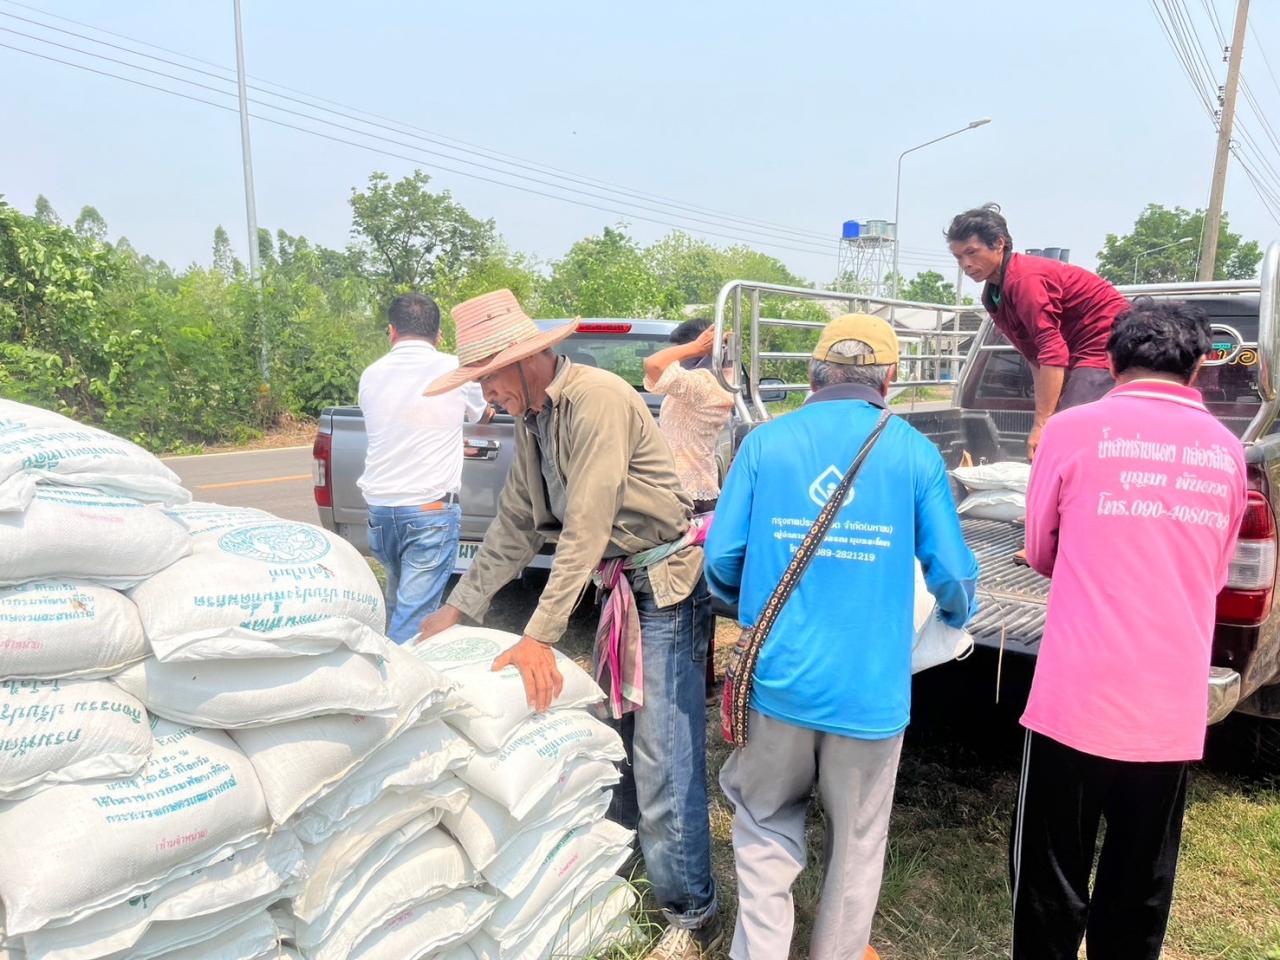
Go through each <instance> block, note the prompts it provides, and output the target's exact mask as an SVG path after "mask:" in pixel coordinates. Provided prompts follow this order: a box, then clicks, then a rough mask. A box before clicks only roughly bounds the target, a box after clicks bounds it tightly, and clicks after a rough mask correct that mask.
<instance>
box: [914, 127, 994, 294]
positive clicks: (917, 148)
mask: <svg viewBox="0 0 1280 960" xmlns="http://www.w3.org/2000/svg"><path fill="white" fill-rule="evenodd" d="M990 122H991V118H990V117H983V118H982V119H981V120H974V121H973V122H972V123H970V124H969V125H968V126H965V127H961V128H960V129H959V130H952V131H951V132H950V133H944V134H943V135H942V136H940V137H934V138H933V139H932V140H926V141H925V142H924V143H922V144H920V145H919V146H915V147H912V148H911V149H910V150H903V151H902V153H900V154H898V179H897V183H896V185H895V186H894V189H893V299H895V300H897V299H898V241H899V239H900V238H901V236H902V232H901V230H899V228H898V212H899V208H900V207H901V206H902V158H903V157H905V156H906V155H907V154H908V153H915V152H916V151H917V150H923V149H924V148H925V147H928V146H932V145H933V144H935V143H938V142H940V141H942V140H946V139H948V138H949V137H954V136H956V135H957V134H961V133H964V132H965V131H966V130H974V129H976V128H978V127H982V126H985V125H987V124H988V123H990Z"/></svg>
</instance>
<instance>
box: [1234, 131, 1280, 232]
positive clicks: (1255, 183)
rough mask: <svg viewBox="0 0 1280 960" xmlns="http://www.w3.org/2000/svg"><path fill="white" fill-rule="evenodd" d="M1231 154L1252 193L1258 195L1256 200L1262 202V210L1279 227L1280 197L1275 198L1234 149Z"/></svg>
mask: <svg viewBox="0 0 1280 960" xmlns="http://www.w3.org/2000/svg"><path fill="white" fill-rule="evenodd" d="M1232 154H1233V156H1235V158H1236V162H1237V163H1238V164H1239V165H1240V169H1241V170H1243V171H1244V175H1245V178H1246V179H1247V180H1248V181H1249V184H1250V186H1252V187H1253V190H1254V192H1255V193H1256V194H1257V195H1258V199H1259V200H1261V201H1262V206H1263V209H1265V210H1266V211H1267V213H1268V214H1269V215H1270V217H1271V219H1272V220H1274V221H1275V222H1276V224H1277V225H1280V196H1277V195H1276V194H1275V193H1274V192H1273V191H1272V190H1271V189H1270V188H1269V187H1267V186H1266V184H1265V183H1263V182H1262V181H1261V179H1260V178H1259V177H1258V175H1257V174H1256V173H1255V172H1254V170H1253V168H1252V167H1251V166H1249V164H1248V163H1246V162H1245V160H1244V158H1243V157H1241V156H1240V155H1239V153H1237V152H1236V151H1235V150H1234V149H1233V150H1232Z"/></svg>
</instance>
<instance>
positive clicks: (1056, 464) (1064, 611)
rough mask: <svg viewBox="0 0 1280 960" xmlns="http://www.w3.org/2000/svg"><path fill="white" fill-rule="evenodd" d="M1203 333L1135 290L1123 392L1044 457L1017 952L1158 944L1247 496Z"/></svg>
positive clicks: (1018, 828)
mask: <svg viewBox="0 0 1280 960" xmlns="http://www.w3.org/2000/svg"><path fill="white" fill-rule="evenodd" d="M1209 347H1210V337H1209V322H1208V319H1207V318H1206V317H1205V315H1204V313H1203V312H1202V311H1200V310H1199V309H1198V308H1195V307H1192V306H1188V305H1186V304H1182V303H1173V302H1156V301H1153V300H1151V299H1150V298H1146V297H1144V298H1140V299H1139V300H1137V301H1135V302H1134V304H1133V307H1132V309H1131V311H1130V312H1129V313H1128V314H1126V315H1123V316H1121V317H1120V318H1119V319H1118V320H1117V322H1116V324H1115V327H1114V330H1113V332H1112V333H1111V336H1110V339H1109V341H1108V343H1107V352H1108V354H1109V356H1110V362H1111V372H1112V374H1113V375H1114V376H1115V377H1116V380H1117V386H1116V387H1115V388H1114V389H1113V390H1112V391H1111V392H1110V393H1108V394H1107V395H1106V396H1105V397H1104V398H1103V399H1102V400H1099V401H1097V402H1096V403H1093V404H1089V405H1086V406H1081V407H1076V408H1074V409H1071V410H1066V411H1064V412H1062V413H1059V414H1058V415H1057V416H1055V417H1053V418H1052V419H1051V420H1050V421H1049V422H1048V424H1047V425H1046V427H1045V430H1044V437H1043V439H1042V441H1041V444H1040V449H1039V452H1038V453H1037V455H1036V458H1035V463H1034V466H1033V467H1032V472H1031V482H1030V486H1029V488H1028V490H1027V559H1028V561H1029V563H1030V564H1031V566H1032V567H1034V568H1035V569H1036V570H1038V571H1039V572H1040V573H1042V574H1044V575H1045V576H1048V577H1052V578H1053V585H1052V588H1051V589H1050V592H1049V608H1048V618H1047V620H1046V623H1045V630H1044V638H1043V640H1042V641H1041V645H1040V654H1039V659H1038V661H1037V663H1036V672H1035V679H1034V680H1033V682H1032V686H1031V697H1030V699H1029V701H1028V703H1027V709H1026V713H1024V714H1023V717H1022V724H1023V726H1024V727H1026V728H1027V740H1026V747H1025V750H1024V753H1023V761H1022V779H1021V783H1020V786H1019V790H1018V804H1017V809H1016V811H1015V815H1014V823H1013V836H1012V842H1011V846H1010V868H1011V882H1012V886H1013V957H1014V958H1015V960H1031V958H1034V960H1058V958H1062V960H1075V957H1076V956H1077V952H1078V950H1079V947H1080V942H1081V940H1082V939H1083V938H1084V936H1085V934H1086V933H1087V935H1088V954H1089V958H1090V960H1107V958H1115V960H1120V958H1123V960H1143V958H1151V960H1155V958H1157V957H1159V955H1160V950H1161V946H1162V944H1163V941H1164V933H1165V926H1166V923H1167V921H1168V917H1169V905H1170V902H1171V899H1172V896H1173V881H1174V873H1175V871H1176V868H1177V861H1178V846H1179V842H1180V840H1181V832H1182V814H1183V806H1184V803H1185V800H1186V789H1187V771H1188V765H1189V763H1190V762H1191V761H1193V760H1198V759H1200V757H1201V756H1202V754H1203V751H1204V737H1205V721H1206V715H1207V710H1208V679H1209V656H1210V648H1211V645H1212V641H1213V627H1214V619H1215V602H1216V597H1217V595H1218V592H1219V591H1220V590H1221V588H1222V587H1223V586H1224V584H1225V583H1226V579H1227V569H1228V565H1229V563H1230V560H1231V557H1232V554H1233V551H1234V548H1235V538H1236V532H1237V530H1238V529H1239V526H1240V521H1241V518H1242V517H1243V515H1244V509H1245V499H1246V492H1245V463H1244V452H1243V450H1242V449H1241V446H1240V442H1239V441H1238V440H1237V439H1236V437H1235V436H1234V435H1233V434H1232V433H1231V432H1230V431H1229V430H1227V428H1226V427H1224V426H1222V424H1220V423H1219V422H1218V421H1217V420H1216V419H1215V418H1214V417H1213V415H1212V414H1211V413H1209V411H1208V410H1207V409H1205V407H1204V404H1203V402H1202V401H1201V398H1200V393H1199V391H1197V390H1196V389H1194V387H1192V386H1191V384H1193V383H1194V382H1195V379H1196V375H1197V374H1198V372H1199V369H1200V364H1201V361H1202V360H1203V358H1204V355H1205V354H1206V353H1207V352H1208V350H1209ZM1103 819H1105V820H1106V824H1107V829H1106V838H1105V840H1104V841H1103V844H1102V854H1101V858H1100V860H1099V862H1098V873H1097V878H1096V880H1095V882H1094V886H1093V892H1092V897H1091V896H1090V890H1089V875H1090V872H1091V870H1092V867H1093V860H1094V852H1095V849H1096V846H1097V838H1098V827H1099V824H1100V822H1101V821H1102V820H1103Z"/></svg>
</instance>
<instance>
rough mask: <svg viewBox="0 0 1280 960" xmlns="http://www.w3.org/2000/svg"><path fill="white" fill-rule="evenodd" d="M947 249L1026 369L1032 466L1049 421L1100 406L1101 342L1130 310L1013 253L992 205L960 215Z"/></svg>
mask: <svg viewBox="0 0 1280 960" xmlns="http://www.w3.org/2000/svg"><path fill="white" fill-rule="evenodd" d="M947 243H948V244H950V246H951V252H952V254H954V256H955V258H956V261H957V262H958V263H959V264H960V269H961V270H963V271H964V272H965V275H966V276H968V277H969V279H970V280H974V281H976V282H978V283H982V284H985V286H984V287H983V288H982V305H983V306H984V307H986V308H987V312H988V313H989V314H991V319H992V321H994V323H995V325H996V327H997V328H998V329H999V330H1000V332H1001V333H1003V334H1004V335H1005V337H1006V338H1008V340H1009V342H1010V343H1012V344H1013V346H1014V347H1015V348H1016V349H1017V351H1018V352H1019V353H1020V354H1022V355H1023V356H1024V357H1026V359H1027V362H1028V363H1029V364H1030V365H1031V375H1032V377H1033V378H1034V380H1035V390H1036V415H1035V421H1034V423H1033V424H1032V427H1031V435H1030V436H1029V437H1028V438H1027V457H1028V459H1030V458H1033V457H1034V456H1035V453H1036V446H1037V445H1038V444H1039V443H1040V432H1041V430H1043V429H1044V425H1045V422H1046V421H1047V420H1048V419H1049V417H1051V416H1052V415H1053V414H1055V413H1057V412H1058V411H1059V410H1065V409H1067V408H1068V407H1077V406H1080V405H1081V404H1083V403H1092V402H1093V401H1094V400H1098V399H1101V397H1102V396H1103V394H1105V393H1106V392H1107V391H1108V390H1110V389H1111V387H1112V386H1114V383H1115V382H1114V381H1113V380H1112V378H1111V373H1110V372H1109V370H1108V361H1107V340H1108V338H1110V336H1111V327H1112V325H1113V324H1114V323H1115V319H1116V317H1118V316H1119V315H1120V314H1121V313H1123V312H1124V311H1126V310H1128V309H1129V302H1128V301H1127V300H1125V298H1124V297H1123V296H1121V295H1120V292H1119V291H1118V290H1116V288H1115V287H1113V286H1112V285H1111V284H1110V283H1108V282H1107V281H1106V280H1103V279H1102V278H1101V277H1099V276H1098V275H1096V274H1093V273H1090V272H1089V271H1088V270H1085V269H1084V268H1082V267H1077V266H1075V265H1074V264H1070V263H1061V262H1060V261H1057V260H1047V259H1045V258H1043V257H1032V256H1028V255H1026V254H1021V253H1014V252H1013V238H1012V237H1010V236H1009V224H1008V223H1007V222H1006V221H1005V218H1004V217H1003V216H1002V215H1001V213H1000V207H999V205H998V204H994V203H989V204H987V205H986V206H985V207H980V208H978V209H976V210H968V211H966V212H964V213H962V214H959V215H958V216H957V217H956V218H955V219H954V220H952V221H951V226H950V227H948V228H947Z"/></svg>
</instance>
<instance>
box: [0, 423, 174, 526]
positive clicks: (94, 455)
mask: <svg viewBox="0 0 1280 960" xmlns="http://www.w3.org/2000/svg"><path fill="white" fill-rule="evenodd" d="M38 483H40V484H63V485H67V486H74V487H88V488H91V489H94V490H99V491H102V492H104V493H115V494H119V495H120V496H123V497H128V498H131V499H134V500H143V501H146V502H149V503H164V504H179V503H186V502H187V501H188V500H190V499H191V494H189V493H187V491H186V490H184V489H183V488H182V484H181V482H180V481H179V480H178V475H177V474H175V473H174V472H173V471H172V470H170V469H169V468H168V467H166V466H165V465H164V464H163V463H161V462H160V460H159V459H157V458H156V457H155V456H153V455H152V454H150V453H148V452H147V451H145V450H143V449H142V448H141V447H139V446H138V445H137V444H135V443H130V442H129V441H128V440H125V439H123V438H121V437H117V436H115V435H114V434H110V433H107V432H106V431H105V430H99V429H97V428H95V427H86V426H84V425H83V424H80V423H76V422H75V421H74V420H71V419H69V418H67V417H64V416H62V415H61V414H57V413H51V412H49V411H48V410H42V409H40V408H39V407H31V406H28V405H26V404H24V403H16V402H14V401H13V400H0V511H21V510H25V509H27V506H28V505H29V504H30V503H31V498H32V497H33V496H34V494H35V491H36V486H37V484H38Z"/></svg>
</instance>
